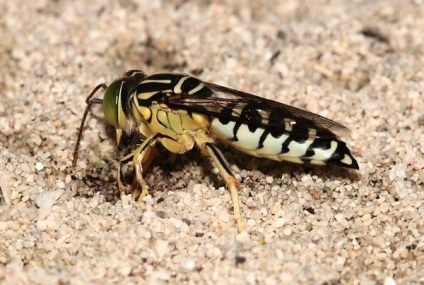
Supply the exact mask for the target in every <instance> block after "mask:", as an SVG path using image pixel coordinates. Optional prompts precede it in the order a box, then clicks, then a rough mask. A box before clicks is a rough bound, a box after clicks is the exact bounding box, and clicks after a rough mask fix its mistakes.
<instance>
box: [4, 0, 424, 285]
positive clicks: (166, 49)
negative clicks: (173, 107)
mask: <svg viewBox="0 0 424 285" xmlns="http://www.w3.org/2000/svg"><path fill="white" fill-rule="evenodd" d="M262 2H263V4H262ZM265 3H266V4H265ZM0 9H1V11H2V16H1V17H0V35H1V40H0V60H1V64H0V90H1V91H0V142H1V145H0V187H1V197H0V236H1V237H0V283H1V284H14V285H16V284H30V283H31V284H104V283H109V284H113V283H115V284H136V283H138V284H143V283H144V284H164V283H172V284H175V283H177V282H178V283H183V284H340V283H341V284H382V283H384V284H387V285H391V284H424V192H423V183H424V159H423V153H424V132H423V129H424V112H423V110H424V99H423V98H424V95H423V92H424V72H423V66H424V55H423V51H424V37H423V31H424V17H423V15H424V2H423V1H422V0H416V1H412V0H410V1H407V0H404V1H395V0H391V1H383V0H381V1H366V0H362V1H360V0H357V1H350V0H349V1H348V0H329V1H290V0H287V1H277V0H271V1H261V2H260V1H244V0H240V1H230V0H222V1H219V0H216V1H206V0H203V1H184V0H180V1H177V0H175V1H142V0H139V1H135V0H134V1H126V0H122V1H107V0H104V1H103V0H98V1H82V0H76V1H47V0H45V1H43V0H35V1H22V0H21V1H19V0H15V1H6V0H3V1H0ZM134 68H136V69H142V70H144V71H145V72H146V73H148V74H151V73H156V72H168V71H172V72H186V73H191V74H195V75H197V76H198V77H200V78H202V79H204V80H207V81H212V82H215V83H218V84H223V85H226V86H231V87H234V88H238V89H240V90H244V91H248V92H252V93H255V94H258V95H261V96H263V97H267V98H271V99H274V100H278V101H281V102H285V103H288V104H291V105H294V106H297V107H301V108H305V109H307V110H309V111H312V112H316V113H319V114H321V115H323V116H326V117H328V118H331V119H333V120H336V121H338V122H341V123H342V124H344V125H346V126H348V127H349V128H350V129H351V131H352V132H351V134H350V135H348V136H346V137H344V140H345V141H346V142H347V144H348V146H349V147H350V148H351V149H352V151H353V153H354V155H355V157H356V158H357V159H358V162H359V164H360V171H347V170H345V169H339V168H336V167H325V168H323V167H302V166H298V165H292V164H289V163H276V162H271V161H268V160H260V159H255V158H252V157H250V156H248V155H244V154H240V153H239V152H237V151H233V150H231V149H229V148H225V147H223V148H222V149H223V152H224V155H225V156H226V157H227V159H228V160H229V162H230V164H231V166H232V167H233V169H234V171H235V172H237V178H238V180H239V181H240V183H241V185H242V191H241V193H240V201H241V208H242V217H243V220H244V222H245V225H246V231H245V232H243V233H238V232H237V227H236V225H235V222H234V220H233V218H232V206H231V198H230V195H229V193H228V192H227V190H226V188H225V185H224V182H223V180H222V179H221V178H220V177H219V175H217V169H216V168H214V167H212V166H211V163H210V161H209V160H208V159H205V158H203V157H202V156H201V155H200V154H199V153H198V152H196V151H193V152H190V153H188V154H187V155H184V156H178V157H177V159H176V161H175V162H174V163H172V162H170V161H168V160H167V157H168V156H169V154H168V153H166V152H163V153H162V154H161V155H160V156H159V159H158V160H157V161H156V162H155V163H154V164H153V165H152V167H151V169H150V171H148V172H147V173H146V179H147V181H148V183H149V184H150V185H151V186H152V190H151V192H150V194H151V196H148V197H147V198H146V199H145V201H144V202H142V203H137V202H135V201H133V200H132V199H131V198H130V196H128V197H124V199H122V200H121V199H120V198H119V194H118V189H117V186H116V172H117V161H118V160H119V158H120V157H122V156H124V155H125V153H126V152H128V151H129V149H130V148H131V147H134V145H132V146H131V145H130V146H129V148H127V149H126V150H125V149H124V150H118V149H117V147H116V145H115V141H114V134H113V128H111V127H110V126H109V125H108V124H107V122H106V121H105V120H104V119H103V114H102V111H101V108H99V107H95V108H93V112H92V114H93V115H90V116H89V119H88V121H87V124H86V128H85V131H84V137H83V141H82V146H81V151H80V160H79V161H78V165H77V168H76V169H71V160H72V151H73V147H74V145H75V141H76V137H77V130H78V126H79V123H80V120H81V117H82V114H83V112H84V109H85V101H84V100H85V97H86V96H87V95H88V93H89V92H90V91H91V90H92V88H93V87H94V86H95V85H97V84H99V83H102V82H106V83H109V82H111V81H112V80H113V79H115V78H117V77H119V76H121V74H123V73H124V72H125V71H126V70H128V69H134ZM100 97H101V95H100Z"/></svg>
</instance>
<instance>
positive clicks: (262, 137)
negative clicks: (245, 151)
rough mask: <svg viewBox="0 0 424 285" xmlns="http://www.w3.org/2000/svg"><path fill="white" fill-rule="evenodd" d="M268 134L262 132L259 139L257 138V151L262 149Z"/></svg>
mask: <svg viewBox="0 0 424 285" xmlns="http://www.w3.org/2000/svg"><path fill="white" fill-rule="evenodd" d="M269 134H270V131H269V130H264V132H263V133H262V135H261V137H260V138H259V143H258V147H257V149H261V148H263V147H264V141H265V139H266V137H267V136H268V135H269Z"/></svg>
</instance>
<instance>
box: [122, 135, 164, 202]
mask: <svg viewBox="0 0 424 285" xmlns="http://www.w3.org/2000/svg"><path fill="white" fill-rule="evenodd" d="M159 137H160V135H159V134H156V135H153V136H150V137H148V138H147V139H145V140H144V141H143V142H142V143H141V145H140V146H139V147H138V148H137V149H136V150H134V151H133V152H131V153H130V154H128V155H126V156H125V157H124V158H122V159H121V160H120V161H119V166H118V187H119V191H120V192H121V195H125V193H126V191H127V189H128V187H127V186H126V185H125V184H124V183H123V181H124V172H123V169H122V168H123V166H124V165H128V166H134V167H135V175H136V178H135V181H134V182H135V184H137V185H136V187H135V190H134V191H133V192H132V196H133V197H134V198H137V197H138V200H139V201H141V200H143V198H144V197H146V196H147V194H148V193H149V186H148V185H147V183H146V181H145V180H144V178H143V171H144V170H145V169H146V168H147V167H148V166H149V165H150V163H151V162H152V160H153V157H154V155H155V154H156V152H155V148H154V146H155V144H156V142H157V140H158V139H159ZM138 186H141V191H140V189H139V187H138Z"/></svg>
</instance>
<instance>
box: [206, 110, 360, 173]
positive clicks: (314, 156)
mask: <svg viewBox="0 0 424 285" xmlns="http://www.w3.org/2000/svg"><path fill="white" fill-rule="evenodd" d="M211 131H212V132H213V133H214V134H215V136H216V137H217V138H219V139H221V140H224V141H226V142H228V143H229V144H230V145H231V146H233V147H235V148H237V149H239V150H240V151H242V152H245V153H248V154H250V155H253V156H256V157H263V158H268V159H272V160H277V161H290V162H294V163H311V164H316V165H325V164H335V165H340V166H344V167H348V168H355V169H358V164H357V162H356V160H355V159H354V158H353V156H352V155H351V153H350V151H349V149H348V148H347V147H346V144H345V143H344V142H343V141H340V140H338V139H337V138H336V137H334V138H330V139H329V138H319V137H315V136H309V137H308V136H307V137H302V136H299V135H297V134H293V133H288V132H286V133H284V132H280V133H278V132H277V133H275V132H274V133H273V132H272V131H271V130H267V129H266V128H262V127H259V128H255V129H252V128H249V126H248V125H247V124H238V123H237V122H234V121H229V122H228V123H225V122H224V123H223V122H222V121H221V120H219V119H218V118H214V119H213V120H212V124H211ZM310 133H316V132H314V130H313V129H311V131H310Z"/></svg>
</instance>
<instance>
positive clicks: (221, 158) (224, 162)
mask: <svg viewBox="0 0 424 285" xmlns="http://www.w3.org/2000/svg"><path fill="white" fill-rule="evenodd" d="M206 146H207V147H209V148H210V149H211V150H212V152H213V153H214V154H215V156H216V157H217V158H218V160H219V162H220V163H221V165H222V166H223V167H224V169H225V171H226V172H227V173H228V174H230V175H231V176H234V174H233V172H232V171H231V169H230V166H229V165H228V162H227V160H226V159H225V157H224V155H222V153H221V151H220V150H219V149H217V148H216V147H215V146H214V145H213V144H212V143H209V142H207V143H206Z"/></svg>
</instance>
